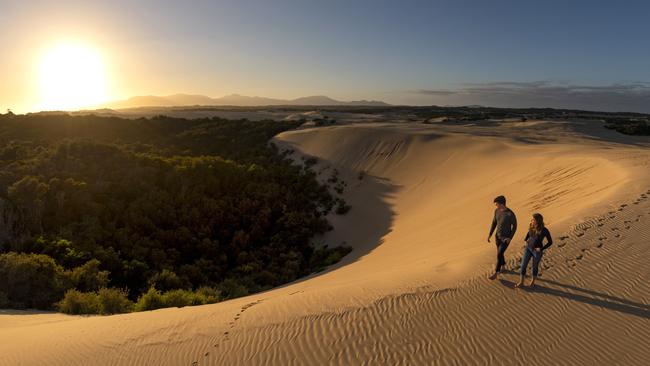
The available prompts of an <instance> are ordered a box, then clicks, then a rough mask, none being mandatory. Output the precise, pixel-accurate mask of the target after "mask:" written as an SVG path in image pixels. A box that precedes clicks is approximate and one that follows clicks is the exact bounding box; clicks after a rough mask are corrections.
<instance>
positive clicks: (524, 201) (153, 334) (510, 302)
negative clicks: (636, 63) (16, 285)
mask: <svg viewBox="0 0 650 366" xmlns="http://www.w3.org/2000/svg"><path fill="white" fill-rule="evenodd" d="M578 127H580V128H578ZM582 127H584V126H581V125H576V124H571V123H557V122H543V121H537V122H529V123H526V124H520V123H519V124H518V123H490V124H489V125H474V126H461V125H415V124H362V125H347V126H345V125H344V126H332V127H327V128H319V129H305V130H298V131H291V132H287V133H284V134H281V135H280V136H278V137H277V138H276V143H277V144H278V145H279V146H280V147H281V148H284V149H294V150H296V156H302V155H308V156H315V157H318V159H319V164H318V165H317V166H316V168H317V169H318V170H320V171H322V173H321V175H322V177H323V179H327V178H328V177H329V176H330V175H331V174H332V172H333V171H334V169H336V170H337V171H338V172H339V175H340V177H342V178H343V179H345V181H346V182H347V184H348V186H347V188H346V192H345V196H346V200H347V201H348V202H349V203H350V204H351V205H352V207H353V208H352V210H351V211H350V212H349V213H348V214H347V215H345V216H333V217H332V222H333V224H334V227H335V230H334V231H333V232H331V233H329V234H327V235H326V236H324V237H322V238H318V239H317V240H318V241H320V242H323V243H327V244H330V245H336V244H339V243H341V242H345V243H347V244H349V245H351V246H353V247H354V248H355V250H354V251H353V252H352V254H351V255H350V256H349V257H347V258H345V259H344V260H343V261H342V262H341V263H339V264H338V265H336V266H335V268H332V269H331V270H329V271H327V272H324V273H321V274H317V275H313V276H311V277H310V278H307V279H304V280H301V281H298V282H296V283H293V284H289V285H287V286H284V287H281V288H278V289H274V290H271V291H268V292H266V293H261V294H256V295H252V296H248V297H246V298H242V299H235V300H231V301H227V302H224V303H220V304H215V305H208V306H201V307H194V308H183V309H163V310H159V311H153V312H147V313H137V314H127V315H119V316H111V317H89V318H86V317H71V316H64V315H59V314H25V313H21V312H11V313H5V314H3V313H0V329H1V330H2V331H0V364H7V365H15V364H23V365H36V364H50V365H58V364H60V365H83V364H96V365H104V364H106V365H108V364H156V365H191V364H199V365H201V364H215V365H217V364H224V365H225V364H281V365H287V364H300V365H314V364H365V363H388V364H431V363H440V364H513V365H515V364H522V363H524V362H526V363H530V364H548V363H549V362H551V363H552V364H576V363H583V364H594V363H598V364H600V363H610V364H612V363H613V364H616V363H620V364H643V361H644V360H647V359H648V357H650V352H648V351H647V350H646V349H645V348H647V347H645V346H644V342H645V339H647V338H648V336H650V327H649V326H650V298H649V297H648V294H650V287H649V286H648V284H647V281H645V280H644V279H647V278H650V264H648V263H650V261H649V260H650V251H649V250H648V248H647V243H648V239H650V226H649V225H648V222H650V200H648V197H649V196H650V191H649V190H648V188H650V180H649V175H648V173H647V172H648V169H647V168H648V165H650V154H649V153H648V151H647V145H643V144H640V143H636V144H629V145H626V144H621V143H620V142H616V141H614V140H612V139H609V138H608V136H607V134H604V135H598V136H597V137H598V138H595V137H594V136H592V135H590V133H591V132H590V131H591V130H588V131H587V130H585V129H584V128H582ZM643 143H645V142H643ZM498 194H505V195H506V196H507V197H508V199H509V206H510V207H512V208H513V209H514V210H515V212H516V213H517V214H518V217H519V222H520V230H519V231H518V233H517V235H516V237H515V241H516V243H514V244H513V245H512V246H511V249H509V251H508V258H509V264H508V268H510V269H513V270H516V266H517V261H518V257H519V255H520V252H521V240H522V239H523V236H524V235H525V227H526V226H527V223H528V221H529V217H530V214H531V213H533V212H536V211H540V212H542V213H543V214H544V216H545V217H546V219H547V222H548V224H549V227H550V228H551V230H552V232H553V234H554V236H555V238H556V241H557V244H556V246H555V247H553V249H552V250H551V251H549V253H548V254H547V255H546V256H545V259H544V262H543V275H542V278H541V279H542V280H541V281H540V283H539V286H538V287H537V288H536V289H535V290H514V289H512V284H513V282H514V281H516V279H517V276H516V275H515V274H514V273H510V274H507V275H506V276H504V278H502V280H501V281H494V282H491V281H488V280H485V279H484V276H485V274H487V273H488V271H489V270H490V268H491V267H492V262H493V260H494V246H493V244H489V243H486V241H485V237H486V236H487V230H488V228H489V223H490V221H491V215H492V211H493V206H492V205H491V202H492V198H493V197H494V196H496V195H498ZM623 205H625V206H623Z"/></svg>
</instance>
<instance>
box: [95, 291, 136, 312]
mask: <svg viewBox="0 0 650 366" xmlns="http://www.w3.org/2000/svg"><path fill="white" fill-rule="evenodd" d="M97 300H98V302H99V313H100V314H104V315H107V314H122V313H129V312H131V311H132V310H133V306H134V304H133V302H131V300H129V298H128V293H127V291H126V290H123V289H118V288H102V289H100V290H99V291H98V292H97Z"/></svg>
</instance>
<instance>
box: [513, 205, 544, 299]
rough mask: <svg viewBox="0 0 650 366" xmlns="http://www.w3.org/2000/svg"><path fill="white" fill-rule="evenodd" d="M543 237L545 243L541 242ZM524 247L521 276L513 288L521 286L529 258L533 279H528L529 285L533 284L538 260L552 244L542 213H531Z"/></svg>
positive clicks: (537, 270)
mask: <svg viewBox="0 0 650 366" xmlns="http://www.w3.org/2000/svg"><path fill="white" fill-rule="evenodd" d="M544 238H546V244H543V243H542V242H543V241H544ZM524 240H525V241H526V247H525V248H524V257H523V258H522V259H521V272H520V273H521V278H520V279H519V283H517V284H516V285H515V288H517V287H521V286H522V285H523V284H524V277H526V268H527V267H528V262H530V258H531V257H532V258H533V279H532V281H530V284H529V285H528V286H529V287H533V286H535V280H536V279H537V273H538V272H539V262H540V261H541V260H542V254H543V253H544V250H546V249H548V247H550V246H551V245H552V244H553V239H552V238H551V233H550V232H549V231H548V229H547V228H546V226H544V217H542V215H540V214H538V213H535V214H533V218H532V220H530V226H529V228H528V234H526V238H525V239H524Z"/></svg>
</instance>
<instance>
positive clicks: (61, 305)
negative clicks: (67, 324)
mask: <svg viewBox="0 0 650 366" xmlns="http://www.w3.org/2000/svg"><path fill="white" fill-rule="evenodd" d="M56 307H57V309H58V310H59V311H60V312H62V313H66V314H74V315H80V314H99V313H100V308H101V307H100V303H99V299H98V298H97V294H96V293H94V292H80V291H78V290H75V289H70V290H68V291H66V293H65V295H64V296H63V299H62V300H61V301H59V302H58V303H57V306H56Z"/></svg>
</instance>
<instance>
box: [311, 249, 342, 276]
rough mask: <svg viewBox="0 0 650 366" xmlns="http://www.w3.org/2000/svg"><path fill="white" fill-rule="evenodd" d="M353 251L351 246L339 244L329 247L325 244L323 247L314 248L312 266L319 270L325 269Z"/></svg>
mask: <svg viewBox="0 0 650 366" xmlns="http://www.w3.org/2000/svg"><path fill="white" fill-rule="evenodd" d="M351 251H352V248H351V247H349V246H339V247H334V248H328V247H327V245H325V246H324V247H322V248H319V249H316V250H314V253H313V254H312V257H311V266H312V267H313V268H316V269H317V272H318V271H322V270H324V269H325V268H326V267H328V266H331V265H332V264H334V263H337V262H339V261H340V260H341V259H343V257H345V256H346V255H347V254H348V253H350V252H351Z"/></svg>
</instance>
